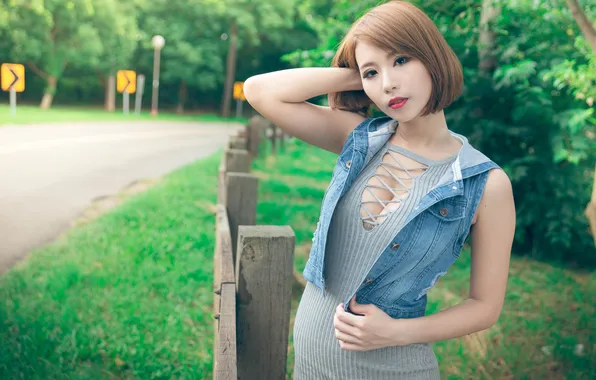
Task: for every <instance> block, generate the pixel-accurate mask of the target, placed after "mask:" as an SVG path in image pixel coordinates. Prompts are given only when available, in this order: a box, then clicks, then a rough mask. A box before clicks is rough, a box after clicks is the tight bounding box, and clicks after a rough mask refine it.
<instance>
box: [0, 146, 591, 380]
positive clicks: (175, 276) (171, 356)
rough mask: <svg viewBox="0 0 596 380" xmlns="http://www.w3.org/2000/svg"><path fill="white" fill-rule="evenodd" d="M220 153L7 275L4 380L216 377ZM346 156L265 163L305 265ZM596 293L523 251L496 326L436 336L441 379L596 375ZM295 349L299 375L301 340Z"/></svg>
mask: <svg viewBox="0 0 596 380" xmlns="http://www.w3.org/2000/svg"><path fill="white" fill-rule="evenodd" d="M268 149H269V148H267V150H268ZM220 157H221V156H220V154H217V155H214V156H212V157H210V158H208V159H205V160H202V161H200V162H197V163H195V164H193V165H190V166H188V167H185V168H183V169H181V170H178V171H176V172H175V173H173V174H171V175H170V176H168V177H167V178H166V179H165V180H164V181H162V182H160V183H158V184H156V185H155V186H154V187H152V188H151V189H149V190H148V191H147V192H146V193H143V194H141V195H138V196H136V197H134V198H132V199H130V200H128V201H127V202H125V203H124V204H123V205H121V206H119V207H118V208H116V209H115V210H114V211H112V212H110V213H109V214H106V215H104V216H103V217H100V218H99V219H97V220H95V221H93V222H91V223H89V224H87V225H85V226H82V227H78V228H76V229H74V230H72V231H71V232H70V233H69V234H67V235H66V236H65V237H64V238H61V239H59V241H57V242H55V243H54V244H52V245H50V246H48V247H46V248H44V249H41V250H38V251H37V252H36V253H35V255H34V256H32V257H31V258H30V259H29V260H27V261H26V262H24V263H22V264H20V265H18V266H17V267H15V268H14V269H12V270H11V271H10V272H8V274H7V275H5V276H4V277H3V278H0V342H2V344H1V345H0V378H2V379H4V378H8V379H12V378H27V379H48V378H60V379H62V378H64V379H66V378H68V379H96V378H120V379H128V378H142V379H157V378H160V379H170V378H186V379H189V378H193V379H210V378H212V360H211V357H212V356H211V355H212V345H213V340H212V335H213V330H212V311H211V308H212V291H211V282H212V255H213V250H214V240H213V239H214V230H213V229H214V226H215V217H214V215H213V205H214V203H215V199H216V176H217V166H218V163H219V159H220ZM334 159H335V157H334V155H333V154H331V153H328V152H325V151H322V150H320V149H317V148H314V147H312V146H308V145H306V144H304V143H301V142H296V143H290V144H288V146H287V148H286V150H285V151H284V152H283V153H278V154H277V155H271V154H267V153H266V154H264V155H263V157H262V158H259V159H258V160H257V161H256V162H255V163H254V168H253V173H254V174H256V175H257V176H259V178H260V179H259V203H258V217H257V223H258V224H267V225H290V226H291V227H292V228H293V230H294V232H295V233H296V238H297V246H296V256H295V268H296V270H297V271H298V272H300V271H302V269H303V268H304V264H305V262H306V259H307V255H308V251H309V248H310V243H311V238H312V232H313V230H314V227H315V225H316V221H317V217H318V212H319V209H320V204H321V200H322V197H323V194H324V191H325V188H326V186H327V184H328V181H329V179H330V175H331V171H332V169H333V163H334ZM469 267H470V260H469V251H467V250H466V251H464V252H463V253H462V257H461V259H460V260H458V261H457V262H456V264H454V266H453V267H452V268H451V269H450V271H449V273H448V274H447V275H446V276H445V277H443V279H441V281H440V282H439V284H438V286H437V287H436V288H434V289H432V290H431V292H430V293H429V299H430V301H429V313H431V312H436V311H438V310H441V309H443V308H445V307H448V306H450V305H453V304H455V303H457V302H459V301H461V300H463V299H464V298H465V297H466V294H467V289H468V281H469ZM299 297H300V292H296V293H295V295H294V300H293V302H292V308H293V313H292V315H295V310H296V307H297V305H298V300H299ZM595 298H596V275H595V274H594V273H587V274H586V273H578V272H573V271H569V270H566V269H564V268H557V267H553V266H550V265H547V264H544V263H538V262H533V261H530V260H527V259H520V258H513V260H512V263H511V271H510V280H509V286H508V292H507V300H506V304H505V308H504V311H503V314H502V316H501V318H500V320H499V322H498V324H497V325H496V326H494V327H493V328H491V329H489V330H487V331H485V332H483V333H480V334H474V335H471V336H467V337H464V338H461V339H453V340H450V341H446V342H438V343H436V344H435V352H436V353H437V356H438V358H439V361H440V363H441V364H440V365H441V372H442V375H443V378H445V379H534V378H536V379H590V378H594V377H595V375H596V353H595V347H594V342H595V341H596V331H595V330H594V328H593V316H594V315H595V313H596V310H595V309H596V307H595V305H596V299H595ZM291 330H292V329H291V328H290V333H291ZM290 341H292V336H291V335H290ZM577 344H582V345H583V350H582V352H581V354H580V355H578V354H577V353H575V352H574V350H576V349H577V348H576V347H579V346H577ZM543 347H546V348H543ZM289 353H290V355H289V358H288V378H291V375H292V371H293V351H292V344H290V347H289Z"/></svg>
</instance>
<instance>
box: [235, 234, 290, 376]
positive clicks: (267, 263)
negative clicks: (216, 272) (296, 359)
mask: <svg viewBox="0 0 596 380" xmlns="http://www.w3.org/2000/svg"><path fill="white" fill-rule="evenodd" d="M238 233H239V238H238V252H239V254H238V259H237V262H236V278H237V292H238V293H237V297H238V299H237V321H236V323H237V339H238V340H237V344H238V347H237V349H238V376H239V378H240V379H242V380H257V379H268V380H283V379H285V376H286V359H287V349H288V334H289V325H290V301H291V297H292V280H293V269H292V268H293V260H294V259H293V258H294V247H295V241H296V238H295V235H294V232H293V230H292V229H291V228H290V227H288V226H240V227H239V232H238Z"/></svg>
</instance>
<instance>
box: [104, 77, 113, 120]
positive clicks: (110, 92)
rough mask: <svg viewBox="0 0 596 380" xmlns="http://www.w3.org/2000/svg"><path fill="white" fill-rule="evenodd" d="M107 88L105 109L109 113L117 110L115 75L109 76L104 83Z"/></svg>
mask: <svg viewBox="0 0 596 380" xmlns="http://www.w3.org/2000/svg"><path fill="white" fill-rule="evenodd" d="M104 86H105V100H104V109H105V110H106V111H108V112H114V111H115V110H116V78H115V77H114V75H109V76H108V78H107V80H105V81H104Z"/></svg>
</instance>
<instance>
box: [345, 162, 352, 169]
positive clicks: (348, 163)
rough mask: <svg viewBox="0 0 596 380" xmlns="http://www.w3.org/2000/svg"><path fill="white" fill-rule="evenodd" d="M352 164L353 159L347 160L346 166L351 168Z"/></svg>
mask: <svg viewBox="0 0 596 380" xmlns="http://www.w3.org/2000/svg"><path fill="white" fill-rule="evenodd" d="M350 166H352V160H348V162H346V167H347V168H349V167H350Z"/></svg>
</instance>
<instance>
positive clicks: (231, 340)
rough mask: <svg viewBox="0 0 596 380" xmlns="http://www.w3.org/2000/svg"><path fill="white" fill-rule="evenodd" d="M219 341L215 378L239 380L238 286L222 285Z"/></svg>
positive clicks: (217, 379)
mask: <svg viewBox="0 0 596 380" xmlns="http://www.w3.org/2000/svg"><path fill="white" fill-rule="evenodd" d="M216 334H217V335H218V339H219V346H218V348H217V354H216V355H217V363H215V367H214V368H215V371H214V375H215V376H214V378H215V379H216V380H238V371H237V368H238V367H237V352H236V351H237V348H236V286H235V285H234V284H222V286H221V305H220V316H219V331H218V332H216Z"/></svg>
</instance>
